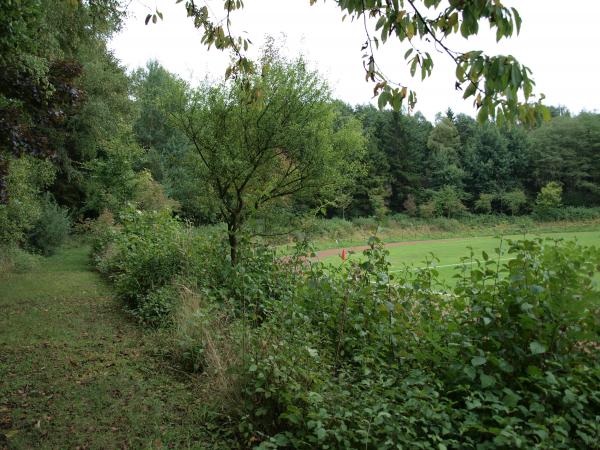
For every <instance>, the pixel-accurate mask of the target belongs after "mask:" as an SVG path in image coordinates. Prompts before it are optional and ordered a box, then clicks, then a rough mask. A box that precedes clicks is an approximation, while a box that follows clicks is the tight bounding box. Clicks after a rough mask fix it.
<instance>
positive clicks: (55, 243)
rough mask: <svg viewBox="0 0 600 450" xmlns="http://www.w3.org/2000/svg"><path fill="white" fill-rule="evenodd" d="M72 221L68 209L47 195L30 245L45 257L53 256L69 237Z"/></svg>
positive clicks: (32, 232) (31, 232) (29, 241)
mask: <svg viewBox="0 0 600 450" xmlns="http://www.w3.org/2000/svg"><path fill="white" fill-rule="evenodd" d="M70 228H71V220H70V218H69V213H68V210H67V209H66V208H62V207H60V206H58V205H57V204H56V201H55V200H54V199H53V198H52V197H51V196H50V195H46V196H45V197H44V201H43V203H42V206H41V214H40V217H39V218H38V220H37V223H36V224H35V225H34V227H33V228H32V230H31V231H30V233H29V240H28V243H29V245H30V246H32V247H33V248H34V249H36V250H37V251H39V252H41V253H42V254H43V255H45V256H48V255H51V254H53V253H54V252H55V251H56V249H58V248H59V247H60V246H61V245H62V244H63V243H64V242H65V241H66V239H67V237H68V236H69V231H70Z"/></svg>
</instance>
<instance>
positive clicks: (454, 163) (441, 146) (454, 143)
mask: <svg viewBox="0 0 600 450" xmlns="http://www.w3.org/2000/svg"><path fill="white" fill-rule="evenodd" d="M459 146H460V137H459V135H458V131H457V129H456V127H455V126H454V123H453V122H452V120H450V119H449V118H447V117H443V118H438V121H437V123H436V125H435V127H434V128H433V130H431V133H430V134H429V139H428V140H427V147H428V148H429V150H430V155H429V161H428V168H429V180H430V184H431V187H432V188H434V189H439V188H441V187H442V186H454V187H456V188H457V189H458V190H462V186H463V178H464V177H465V172H464V170H463V169H462V167H461V164H460V160H459V155H458V149H459Z"/></svg>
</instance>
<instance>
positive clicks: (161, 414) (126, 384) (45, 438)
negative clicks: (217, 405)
mask: <svg viewBox="0 0 600 450" xmlns="http://www.w3.org/2000/svg"><path fill="white" fill-rule="evenodd" d="M88 252H89V249H88V248H86V247H71V248H65V249H63V250H62V251H61V252H59V253H58V254H57V255H55V256H53V257H50V258H47V259H45V260H44V261H43V262H42V264H41V265H40V266H39V267H38V268H37V269H36V270H35V271H33V272H30V273H25V274H3V275H0V312H1V314H0V449H4V448H11V449H30V448H48V449H63V448H64V449H67V448H72V449H75V448H81V449H83V448H85V449H88V448H89V449H113V448H115V449H116V448H216V447H219V446H221V447H225V448H226V447H227V445H226V444H225V443H223V440H222V439H223V437H222V436H219V435H218V433H217V431H216V430H211V429H209V428H207V426H208V425H207V424H210V423H212V424H213V427H215V428H217V425H215V424H216V423H218V420H217V418H216V417H214V416H211V415H210V414H212V413H210V412H209V410H208V409H207V406H206V404H207V402H206V401H204V400H203V399H205V398H206V394H204V393H202V392H199V388H198V386H200V385H201V383H198V380H196V379H193V378H191V377H190V376H189V375H184V374H183V373H180V372H178V371H176V370H174V369H173V368H172V366H173V364H172V362H170V361H168V360H167V357H166V356H165V355H163V354H161V353H160V352H159V351H158V349H159V348H161V347H160V346H159V345H158V342H157V340H158V339H160V335H159V334H157V333H146V332H144V331H142V329H141V327H139V326H138V325H137V324H136V323H135V322H132V321H131V320H130V318H129V317H128V316H127V315H126V314H125V313H124V312H123V308H122V305H121V304H120V303H118V302H117V301H116V300H115V299H114V298H113V297H112V295H111V292H110V289H109V288H108V287H107V285H106V284H105V283H104V282H103V280H101V279H100V277H99V276H98V275H97V274H96V273H94V272H92V271H91V268H90V267H89V265H88V257H87V255H88Z"/></svg>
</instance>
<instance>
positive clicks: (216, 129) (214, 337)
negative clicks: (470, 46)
mask: <svg viewBox="0 0 600 450" xmlns="http://www.w3.org/2000/svg"><path fill="white" fill-rule="evenodd" d="M177 3H179V2H177ZM310 3H311V4H312V3H314V2H312V1H311V2H310ZM368 3H369V5H371V6H370V8H371V11H370V14H371V17H372V18H377V17H379V19H378V20H377V24H378V25H377V27H378V28H377V29H378V30H379V29H380V28H381V29H382V30H383V31H382V33H388V34H389V35H390V36H391V35H392V34H393V33H396V35H397V36H400V41H404V40H406V39H408V40H409V41H411V43H412V39H413V38H414V37H415V36H416V35H418V36H419V37H420V38H424V39H426V37H427V36H431V37H433V38H435V40H436V42H438V40H439V42H438V44H443V38H445V37H447V36H448V35H449V34H451V33H459V32H460V33H461V34H462V36H463V37H465V38H466V37H469V36H473V35H476V34H477V30H478V21H479V20H483V21H488V22H489V23H490V25H491V26H493V27H496V28H497V29H498V31H497V32H498V40H500V38H502V37H508V36H510V35H512V34H513V31H514V30H518V29H519V28H520V24H521V19H520V17H519V16H518V13H517V12H516V10H514V8H512V9H508V8H505V7H504V6H503V5H501V4H500V2H488V1H480V0H470V1H462V2H456V1H450V2H449V3H448V5H449V6H448V9H447V10H445V11H446V12H445V13H444V14H441V15H439V16H438V17H437V18H434V19H428V20H426V19H425V18H424V17H423V15H422V14H421V13H420V11H419V9H418V7H421V6H422V7H423V8H426V9H425V10H428V9H429V7H430V6H439V4H440V1H430V0H423V1H415V2H413V1H408V2H407V4H406V5H405V4H404V3H405V2H402V1H400V2H398V1H392V2H381V1H375V0H373V1H370V2H368ZM415 3H416V6H415ZM224 4H225V10H226V12H227V20H226V22H216V23H213V22H210V21H209V20H208V18H207V17H208V14H209V13H208V9H207V8H206V7H199V6H198V4H196V3H195V2H194V1H186V2H185V7H186V9H187V11H188V16H190V18H191V19H192V20H193V21H194V23H195V26H196V27H197V28H200V29H202V30H204V32H205V34H204V35H203V43H204V44H207V45H212V44H214V45H215V46H216V47H217V48H220V49H223V48H225V49H227V48H229V49H230V50H233V53H232V60H233V61H234V64H232V66H231V67H229V68H228V72H227V74H226V76H225V77H223V79H221V80H219V81H214V82H212V81H206V80H205V81H202V82H199V83H197V84H191V83H189V82H187V81H185V80H184V79H182V78H181V77H180V76H179V75H177V74H175V73H171V72H169V70H167V69H166V68H165V67H163V66H162V65H161V64H160V63H159V62H157V61H149V62H148V63H147V64H146V66H145V67H139V68H137V69H135V70H132V71H131V70H128V69H127V68H126V67H124V66H123V64H122V63H121V62H120V61H119V60H118V59H117V58H116V57H115V56H114V55H113V53H112V52H111V51H110V50H109V46H108V45H109V42H110V39H111V37H112V36H114V35H115V33H118V32H119V30H120V29H121V27H122V26H123V25H124V20H125V10H126V8H125V6H126V5H124V4H123V2H120V1H119V0H87V1H84V0H80V1H66V0H65V1H55V0H4V1H2V2H0V24H2V27H1V28H0V67H2V70H1V71H0V449H4V448H5V447H4V446H5V445H6V446H7V447H6V448H13V445H14V448H32V447H38V446H41V447H42V448H71V447H73V448H165V447H168V448H261V449H273V448H289V449H292V448H307V449H308V448H311V449H312V448H330V449H331V448H365V449H385V448H390V449H391V448H436V449H440V450H442V449H447V448H468V449H489V448H565V449H566V448H569V449H570V448H581V449H583V448H598V442H599V441H598V436H599V435H600V420H599V417H600V388H599V386H600V363H599V361H600V358H599V357H598V356H599V353H598V352H599V349H600V344H599V341H598V336H599V330H600V302H599V299H600V294H599V290H598V280H599V272H600V251H599V250H598V248H597V247H595V246H594V244H596V243H597V242H600V241H598V225H599V223H600V208H599V207H600V114H598V113H596V112H573V111H569V110H568V109H567V108H565V107H562V106H550V107H548V109H547V110H546V109H544V107H543V105H541V103H537V104H535V106H534V107H531V108H533V109H527V105H520V104H518V102H517V101H516V98H517V93H518V92H521V91H520V90H524V91H525V96H526V97H527V96H528V95H529V94H530V91H531V88H532V84H531V80H529V78H528V73H529V71H528V69H527V68H525V67H524V66H521V65H520V64H519V63H518V62H516V60H514V58H513V57H494V58H491V59H485V58H484V57H483V56H481V52H475V53H465V54H463V55H461V56H460V57H457V56H455V58H456V59H455V60H456V62H457V65H458V67H457V69H458V70H457V77H458V80H459V81H458V82H457V86H459V87H460V85H461V83H463V84H464V86H465V87H466V89H465V91H466V92H465V98H468V97H470V96H473V97H475V105H476V107H477V108H478V111H479V112H478V114H477V115H478V118H477V119H475V118H473V117H471V116H468V115H464V114H455V113H454V112H453V111H451V110H450V109H448V108H446V105H442V104H440V105H439V109H440V113H438V115H437V116H436V118H435V120H434V121H433V122H431V121H429V120H428V119H427V118H426V117H425V116H424V115H422V114H421V113H419V112H415V111H416V110H413V106H415V105H414V99H415V97H413V94H412V92H411V93H410V94H407V90H406V89H403V88H393V89H392V88H390V87H389V85H388V84H387V81H386V80H385V79H383V78H378V77H380V74H378V73H376V71H375V69H374V67H375V63H374V61H373V56H372V55H371V59H370V60H368V59H367V64H365V70H366V73H367V78H368V79H370V80H371V81H372V82H374V83H377V84H376V85H375V93H376V95H379V101H378V106H377V107H375V106H373V105H371V104H366V105H349V104H347V103H345V102H344V101H342V100H340V99H336V98H335V97H334V96H333V95H332V89H331V87H330V86H329V85H328V83H327V81H326V80H325V78H324V77H323V76H322V75H321V74H320V73H319V71H318V68H314V67H311V66H310V64H309V63H307V62H306V61H305V60H304V59H303V58H301V57H293V58H292V57H287V56H285V51H284V50H285V49H282V48H279V47H278V45H277V42H276V41H275V40H274V39H272V38H266V39H265V41H266V43H265V44H264V46H263V48H262V49H261V51H260V57H259V58H258V59H257V60H256V61H253V62H250V61H249V60H248V59H246V58H245V56H243V55H242V53H241V48H242V47H243V46H244V45H245V44H247V43H246V42H245V41H243V40H239V41H236V40H234V39H233V38H232V37H231V36H230V35H229V36H228V35H226V34H225V31H224V28H226V26H225V25H223V24H224V23H226V24H227V25H228V24H229V12H231V11H230V10H235V9H241V8H242V6H243V5H242V2H238V1H235V2H233V1H228V0H225V1H224ZM337 4H338V6H340V8H341V9H342V10H343V11H345V12H349V13H351V14H354V15H355V16H356V17H362V16H366V14H367V12H366V11H365V2H364V1H360V2H359V1H354V0H350V1H345V2H342V1H339V2H337ZM409 6H410V7H411V8H413V9H409ZM399 10H401V11H399ZM400 13H401V14H400ZM459 13H460V14H459ZM378 15H379V16H378ZM159 17H160V19H162V13H159V12H158V11H156V13H155V14H149V15H148V17H147V18H146V24H148V23H150V21H153V22H156V21H157V20H159V19H158V18H159ZM397 24H400V25H397ZM150 25H152V24H151V23H150ZM436 31H437V32H438V34H436ZM442 36H443V38H442ZM369 39H370V38H369ZM236 42H237V44H236ZM367 44H368V42H367ZM367 44H365V47H364V48H363V50H364V49H367V48H368V47H369V46H368V45H367ZM238 46H239V47H238ZM411 52H412V50H410V51H409V52H407V54H406V56H405V59H407V61H408V58H409V56H410V55H411ZM410 57H411V58H413V59H412V60H411V61H413V63H412V65H413V67H414V68H413V71H414V70H416V69H415V68H416V67H417V66H418V65H420V68H421V69H422V71H423V78H425V76H426V75H427V73H428V72H430V71H431V68H432V65H433V62H432V60H431V57H430V56H429V54H427V55H425V54H424V53H420V52H418V51H416V52H415V55H413V56H410ZM236 58H237V59H236ZM367 58H368V55H367ZM503 64H505V66H503ZM507 68H508V71H506V70H507ZM465 74H467V75H465ZM484 78H485V82H486V83H487V84H486V87H485V91H483V90H482V89H480V88H479V87H478V84H477V83H479V82H480V81H481V82H482V83H483V81H482V80H484ZM488 85H489V86H488ZM490 86H491V87H490ZM477 89H479V90H480V91H481V92H483V93H484V96H483V97H482V95H481V93H479V94H477ZM404 97H406V98H407V102H405V103H403V104H401V103H399V102H401V101H404ZM529 106H531V105H529ZM416 107H417V108H418V105H417V106H416ZM536 108H537V109H536ZM540 108H541V110H543V111H547V112H549V114H546V117H543V116H544V114H540V115H536V114H534V112H535V111H539V110H540ZM529 112H531V114H529ZM519 118H520V120H517V119H519ZM509 119H510V120H509ZM361 223H362V224H364V223H368V224H369V226H371V225H373V226H372V227H370V228H369V227H367V228H368V232H369V234H370V237H368V238H367V239H368V241H367V242H366V243H367V245H366V246H365V247H362V248H359V247H354V248H353V249H348V251H347V250H346V248H343V249H342V248H337V247H341V244H340V243H339V241H338V239H343V238H348V236H350V238H354V237H355V236H354V235H352V231H353V230H354V228H355V227H359V225H360V224H361ZM390 223H393V224H394V226H395V227H397V228H393V227H392V226H390V225H389V224H390ZM331 224H334V225H331ZM472 224H476V225H477V227H479V228H477V227H475V226H473V227H472V228H468V227H470V226H471V225H472ZM490 224H491V225H490ZM496 225H498V227H495V226H496ZM513 225H514V228H510V226H513ZM333 226H335V227H338V228H339V229H336V233H338V231H339V234H335V233H332V232H331V230H332V229H333V228H332V227H333ZM381 227H383V228H385V227H388V234H387V235H385V238H386V239H388V240H389V241H393V242H392V243H387V242H386V243H384V242H383V241H382V237H384V236H383V235H382V234H381ZM461 227H462V228H461ZM315 228H316V229H320V230H321V235H325V236H326V239H325V241H326V243H325V244H323V245H324V246H327V247H328V249H329V250H330V253H327V251H325V252H320V253H318V252H316V251H315V247H314V245H313V243H312V242H310V240H311V238H313V237H314V236H315V235H317V234H318V233H317V232H315V231H314V230H315ZM298 230H302V232H297V231H298ZM340 230H341V231H340ZM406 230H408V231H411V232H413V233H414V234H411V235H410V236H411V237H413V238H414V239H419V240H421V241H420V242H419V241H408V240H407V239H406V236H407V234H406ZM292 231H293V232H294V233H292ZM529 231H532V232H540V233H542V232H543V233H546V234H545V235H543V236H541V237H540V236H538V237H532V236H531V235H530V234H529V235H528V234H527V233H528V232H529ZM346 232H347V233H346ZM400 232H402V233H404V234H401V233H400ZM311 233H312V234H311ZM344 233H346V234H347V235H344ZM394 233H397V234H395V235H394ZM436 233H437V234H436ZM442 233H443V234H442ZM461 233H462V234H461ZM549 233H554V234H549ZM575 233H577V234H575ZM495 234H501V235H502V236H500V237H492V236H494V235H495ZM517 234H518V235H519V236H517ZM362 237H363V236H361V238H362ZM432 237H434V238H439V237H453V238H456V239H457V240H456V241H453V242H450V241H452V240H450V239H448V240H437V241H434V242H433V243H432V241H430V240H429V239H431V238H432ZM350 238H349V239H350ZM475 238H476V239H475ZM570 238H577V239H579V241H575V240H569V239H570ZM461 239H462V240H461ZM360 243H362V244H364V243H365V242H364V241H363V242H360ZM283 244H285V245H283ZM288 244H289V245H288ZM388 244H389V245H388ZM419 245H420V246H421V247H418V246H419ZM428 245H429V246H428ZM450 245H458V246H460V247H459V248H458V249H457V247H452V248H450V247H449V246H450ZM478 246H479V247H478ZM292 247H293V248H292ZM394 248H395V249H396V251H397V253H393V251H394ZM409 248H413V249H421V250H419V251H417V250H415V252H413V253H414V254H411V252H410V251H409V250H408V249H409ZM332 249H333V250H332ZM399 249H403V250H399ZM338 250H339V252H338ZM437 252H439V254H437ZM411 257H412V258H413V259H410V258H411ZM444 258H445V259H444ZM5 311H6V312H7V313H6V314H4V312H5ZM141 343H143V345H142V344H141ZM73 377H76V380H75V381H73V380H74V378H73ZM36 396H37V397H36ZM69 396H70V397H69ZM65 399H69V401H66V400H65ZM61 402H63V403H61ZM78 408H79V409H78ZM65 411H66V412H65ZM83 411H86V412H85V413H84V412H83ZM86 421H87V422H86ZM48 430H50V431H48ZM9 446H10V447H9Z"/></svg>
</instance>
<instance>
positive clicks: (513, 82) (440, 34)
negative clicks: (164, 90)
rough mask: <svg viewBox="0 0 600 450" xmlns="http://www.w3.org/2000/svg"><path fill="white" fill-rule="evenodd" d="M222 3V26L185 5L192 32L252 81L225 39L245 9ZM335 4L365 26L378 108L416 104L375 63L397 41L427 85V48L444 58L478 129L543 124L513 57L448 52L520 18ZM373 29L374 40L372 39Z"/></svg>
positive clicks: (242, 47) (472, 0)
mask: <svg viewBox="0 0 600 450" xmlns="http://www.w3.org/2000/svg"><path fill="white" fill-rule="evenodd" d="M221 1H222V2H223V9H224V10H225V17H224V18H223V17H218V16H214V15H213V11H214V8H209V7H208V6H207V5H202V6H200V5H198V4H197V2H196V1H195V0H187V1H186V2H185V8H186V11H187V14H188V16H189V17H191V18H192V19H193V21H194V25H195V26H196V27H197V28H199V29H201V30H202V32H203V35H202V43H203V44H205V45H206V46H207V47H209V48H210V47H211V46H213V45H214V46H215V47H216V48H217V49H221V50H230V51H231V52H232V55H233V56H234V57H233V62H232V64H231V65H230V66H229V67H228V68H227V71H226V74H227V76H234V77H235V76H237V75H239V74H251V73H253V72H254V71H255V65H254V63H253V62H252V61H251V60H250V59H249V58H248V57H247V56H246V50H247V49H248V47H249V45H251V41H250V39H248V38H246V37H241V36H235V35H234V34H233V33H232V31H231V27H232V21H231V15H232V13H233V12H234V11H236V10H240V9H242V8H243V6H244V2H243V1H242V0H221ZM178 3H179V1H178ZM315 3H317V0H310V4H311V5H313V4H315ZM337 4H338V6H339V8H340V9H341V11H342V13H343V14H344V18H345V17H347V16H348V17H349V19H351V20H353V21H354V20H356V21H358V20H360V21H362V22H363V23H364V27H365V39H366V40H365V43H364V45H363V47H362V49H363V50H364V54H363V58H364V61H363V62H364V64H363V65H364V68H365V75H366V79H367V80H370V81H371V82H373V83H375V86H374V94H375V95H379V99H378V103H379V106H380V108H383V107H384V106H385V105H390V106H392V107H393V108H394V109H396V110H400V108H401V106H402V103H403V102H404V101H405V100H407V101H408V104H409V106H410V107H411V108H412V107H414V105H415V103H416V100H417V99H416V95H415V93H414V92H412V91H409V89H408V85H407V84H406V83H395V82H392V81H391V80H390V78H389V77H387V76H386V75H385V74H384V73H383V71H382V70H381V68H380V67H379V65H378V64H377V62H376V60H375V49H376V48H378V47H379V45H380V43H381V44H385V43H386V42H387V41H388V40H391V39H395V40H398V41H400V42H402V43H405V42H406V43H408V44H409V45H407V49H406V53H405V54H404V59H405V60H406V61H407V64H409V65H410V71H411V74H412V75H413V76H414V75H415V74H417V73H418V74H419V75H420V76H421V78H423V79H425V78H426V77H428V76H430V75H431V73H432V70H433V66H434V58H433V56H432V54H431V53H430V52H429V51H428V50H431V49H430V47H433V54H434V55H435V54H436V53H443V54H445V55H446V56H447V57H449V58H450V59H451V60H452V61H453V62H454V64H455V65H456V79H455V84H454V87H455V89H460V90H463V91H464V95H463V97H464V98H465V99H466V98H471V97H472V98H473V99H474V105H475V106H476V107H477V109H478V110H479V112H478V118H479V119H480V120H481V121H484V120H486V119H487V118H489V117H491V118H496V119H497V120H498V122H500V123H501V122H503V121H504V120H505V119H508V120H509V121H515V120H519V121H522V122H527V123H530V124H535V123H536V121H537V120H538V116H540V115H543V116H544V117H546V118H549V112H548V110H547V109H546V108H544V107H543V106H542V105H541V103H540V102H541V100H542V99H543V96H542V97H541V98H540V100H539V101H538V102H537V103H528V102H529V101H530V100H532V99H533V98H534V97H533V96H532V92H533V86H534V82H533V81H532V80H531V78H530V74H531V71H530V70H529V68H527V67H526V66H523V65H522V64H521V63H519V61H517V60H516V59H515V58H514V57H513V56H510V55H508V56H506V55H497V56H489V55H486V54H484V53H483V52H481V51H477V50H472V51H466V52H458V51H455V50H452V49H451V48H450V47H449V46H448V38H449V37H450V36H451V35H454V34H459V35H460V36H462V37H463V38H465V39H467V38H469V37H470V36H474V35H477V33H478V31H479V26H480V21H484V22H487V23H488V24H489V26H490V28H491V29H495V31H496V39H497V40H498V41H499V40H501V39H503V38H508V37H511V36H512V35H513V34H518V33H519V31H520V29H521V17H520V16H519V13H518V11H517V10H516V9H515V8H509V7H506V6H504V5H503V4H502V3H501V2H499V1H488V0H462V1H455V0H451V1H449V2H448V3H447V4H446V3H445V2H444V4H442V0H392V1H390V0H345V1H339V0H338V1H337ZM162 17H163V14H162V13H161V12H159V11H158V10H157V11H156V12H155V13H154V14H148V16H147V17H146V24H148V23H149V22H150V21H152V22H153V23H156V21H157V19H158V18H161V19H162ZM373 23H374V28H375V33H377V34H378V37H377V36H375V35H373V36H372V31H371V29H372V26H371V25H372V24H373Z"/></svg>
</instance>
